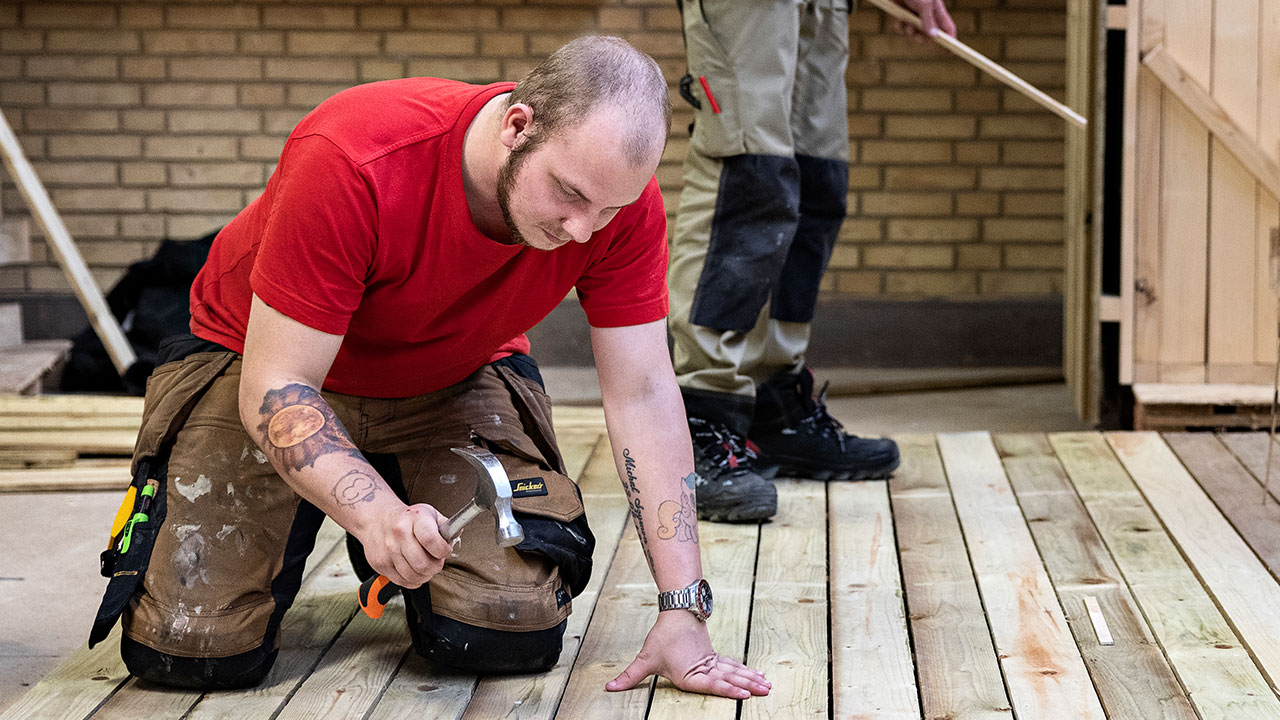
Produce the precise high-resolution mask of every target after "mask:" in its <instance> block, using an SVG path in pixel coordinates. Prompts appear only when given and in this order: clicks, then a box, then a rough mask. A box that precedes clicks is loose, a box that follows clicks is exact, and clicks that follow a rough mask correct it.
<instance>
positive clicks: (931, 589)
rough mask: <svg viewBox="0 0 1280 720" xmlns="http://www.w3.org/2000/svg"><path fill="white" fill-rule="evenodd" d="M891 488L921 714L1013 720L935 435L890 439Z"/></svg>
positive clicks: (955, 717) (958, 718)
mask: <svg viewBox="0 0 1280 720" xmlns="http://www.w3.org/2000/svg"><path fill="white" fill-rule="evenodd" d="M894 439H895V440H896V441H897V442H898V447H899V449H900V452H901V454H902V464H901V465H900V466H899V467H898V469H897V471H895V472H894V474H893V477H892V479H890V481H889V497H890V501H891V504H892V508H893V517H894V523H895V529H896V531H897V541H898V552H899V554H900V556H901V564H902V582H903V590H904V592H905V593H906V604H907V610H908V612H909V616H908V617H909V619H910V624H911V641H912V645H913V647H914V649H915V661H916V675H917V677H918V682H919V688H920V696H921V703H922V709H923V710H924V716H925V717H929V718H943V717H945V718H954V719H955V720H970V719H973V720H990V719H994V718H1004V719H1007V718H1010V717H1012V708H1011V707H1010V705H1009V699H1008V696H1007V695H1006V694H1005V687H1004V681H1003V679H1002V678H1001V675H1000V666H999V663H998V662H997V660H996V652H995V649H994V647H993V646H992V644H991V634H990V632H989V630H988V628H987V620H986V616H985V614H984V612H983V608H982V599H981V597H979V595H978V587H977V582H976V581H975V579H974V577H973V571H972V568H971V567H970V566H969V556H968V553H967V551H966V550H965V545H964V535H963V534H962V533H961V531H960V523H959V521H958V520H957V519H956V513H955V507H954V506H953V505H952V501H951V493H950V490H949V488H948V485H947V478H946V475H945V473H944V472H943V469H942V461H941V459H940V458H939V456H938V448H937V444H936V443H935V441H934V438H933V436H932V435H900V436H897V437H895V438H894Z"/></svg>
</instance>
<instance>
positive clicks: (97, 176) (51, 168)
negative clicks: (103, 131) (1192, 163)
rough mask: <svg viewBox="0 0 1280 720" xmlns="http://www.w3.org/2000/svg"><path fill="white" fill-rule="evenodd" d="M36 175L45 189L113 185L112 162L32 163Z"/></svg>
mask: <svg viewBox="0 0 1280 720" xmlns="http://www.w3.org/2000/svg"><path fill="white" fill-rule="evenodd" d="M31 165H32V166H33V167H34V168H35V171H36V175H37V176H38V177H39V178H40V181H41V182H42V183H44V184H45V186H46V187H58V186H60V185H114V184H115V183H116V164H115V163H113V162H51V161H43V162H34V163H31Z"/></svg>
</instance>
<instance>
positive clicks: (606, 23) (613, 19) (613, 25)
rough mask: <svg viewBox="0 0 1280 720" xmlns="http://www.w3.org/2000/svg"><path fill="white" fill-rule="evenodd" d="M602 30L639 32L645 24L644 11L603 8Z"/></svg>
mask: <svg viewBox="0 0 1280 720" xmlns="http://www.w3.org/2000/svg"><path fill="white" fill-rule="evenodd" d="M599 21H600V29H601V30H605V31H608V32H617V31H619V30H639V29H640V27H641V26H642V25H643V24H644V11H643V10H633V9H630V8H618V7H602V8H600V14H599Z"/></svg>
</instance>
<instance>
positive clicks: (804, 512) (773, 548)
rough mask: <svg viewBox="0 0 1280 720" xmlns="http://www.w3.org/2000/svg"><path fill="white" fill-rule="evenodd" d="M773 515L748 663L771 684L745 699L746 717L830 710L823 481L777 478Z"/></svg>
mask: <svg viewBox="0 0 1280 720" xmlns="http://www.w3.org/2000/svg"><path fill="white" fill-rule="evenodd" d="M775 485H776V486H777V488H778V514H777V516H776V517H775V518H774V519H773V521H772V522H771V523H769V524H767V525H764V526H762V527H761V529H760V558H759V562H758V563H757V565H756V591H755V607H754V609H753V610H752V613H751V629H750V633H751V636H750V641H749V648H748V661H747V664H748V665H751V666H753V667H762V668H763V669H764V670H765V671H766V672H767V673H768V676H769V679H770V681H771V682H772V683H773V691H772V692H770V693H769V695H767V696H765V697H756V698H752V699H751V700H748V701H746V702H744V703H743V704H742V718H743V720H756V719H758V718H779V719H785V720H791V719H792V718H797V717H821V716H823V715H825V714H826V712H827V682H828V669H829V668H828V665H827V657H828V651H827V524H826V514H825V512H824V510H825V509H826V505H827V503H826V484H825V483H820V482H811V481H803V480H780V481H777V482H776V483H775Z"/></svg>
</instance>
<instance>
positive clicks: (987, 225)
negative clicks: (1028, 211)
mask: <svg viewBox="0 0 1280 720" xmlns="http://www.w3.org/2000/svg"><path fill="white" fill-rule="evenodd" d="M982 237H983V239H984V240H988V241H1001V242H1003V241H1016V242H1028V241H1029V242H1040V241H1045V242H1049V241H1052V242H1062V239H1063V227H1062V220H1037V219H1030V218H987V219H986V220H983V221H982Z"/></svg>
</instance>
